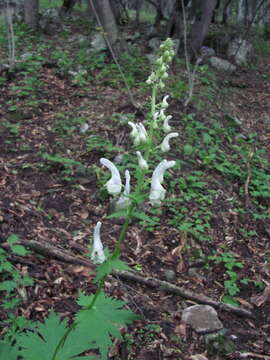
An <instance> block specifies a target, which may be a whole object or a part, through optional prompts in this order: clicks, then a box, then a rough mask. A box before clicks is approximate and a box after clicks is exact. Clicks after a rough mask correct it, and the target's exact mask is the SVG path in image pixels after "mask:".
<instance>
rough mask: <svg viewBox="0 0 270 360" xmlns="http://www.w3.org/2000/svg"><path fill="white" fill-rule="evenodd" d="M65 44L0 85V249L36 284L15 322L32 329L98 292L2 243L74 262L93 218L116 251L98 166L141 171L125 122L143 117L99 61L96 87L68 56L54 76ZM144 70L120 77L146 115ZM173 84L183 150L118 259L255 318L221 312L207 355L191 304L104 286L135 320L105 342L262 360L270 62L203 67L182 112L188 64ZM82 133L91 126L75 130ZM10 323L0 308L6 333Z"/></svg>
mask: <svg viewBox="0 0 270 360" xmlns="http://www.w3.org/2000/svg"><path fill="white" fill-rule="evenodd" d="M66 39H67V38H66V37H65V38H64V37H63V38H61V37H60V36H57V39H56V38H54V37H51V38H50V39H49V40H50V41H51V42H50V46H48V45H47V46H48V47H47V50H46V51H47V53H48V57H47V58H42V59H41V60H38V59H37V56H36V54H35V56H34V57H33V56H32V58H31V64H32V66H33V68H34V70H33V71H32V72H31V70H29V63H28V67H26V68H25V69H21V70H20V71H17V72H16V73H15V75H13V76H12V77H11V78H10V79H9V81H5V82H2V89H1V98H0V106H1V107H0V116H1V123H0V193H1V195H0V243H1V246H2V247H3V248H5V249H6V250H7V251H8V259H9V260H10V261H11V262H12V263H13V265H14V266H15V268H16V269H17V270H18V271H19V272H21V273H22V274H24V275H26V274H27V275H29V276H30V277H31V278H32V279H33V280H34V284H33V285H32V286H28V287H26V288H25V293H24V294H25V295H24V297H23V301H22V302H21V303H20V304H19V305H18V308H17V310H16V314H17V315H21V316H25V317H27V318H29V319H32V320H39V321H42V320H44V318H45V317H46V316H47V315H48V312H49V310H50V309H54V310H55V311H56V312H58V313H60V314H61V316H67V317H70V318H71V317H72V315H73V314H74V313H75V312H76V311H77V310H78V305H77V304H76V297H77V295H78V289H82V290H84V291H85V292H87V293H89V294H91V293H92V292H93V291H94V290H95V285H94V283H93V279H94V276H95V271H94V270H95V267H94V265H93V266H92V268H90V271H89V267H87V266H83V265H79V264H72V263H65V262H64V261H61V260H59V259H55V258H54V256H53V254H52V253H50V252H48V253H47V254H45V253H44V251H43V252H42V251H40V249H39V250H38V249H36V250H35V251H34V250H33V249H32V251H31V252H30V253H29V254H27V255H25V256H18V255H14V254H12V253H11V252H9V250H8V249H9V248H8V245H7V239H8V237H9V236H10V235H12V234H16V236H17V237H18V238H19V239H20V240H22V242H23V240H28V241H36V242H38V243H40V244H44V245H48V244H50V245H51V246H52V247H53V248H55V247H56V248H57V249H59V250H60V253H61V252H62V253H63V254H64V253H65V252H68V253H69V254H70V255H71V256H72V257H73V258H74V259H75V258H80V259H81V258H82V256H85V255H86V253H87V252H89V249H88V246H89V243H90V239H91V237H92V233H93V229H94V227H95V224H96V223H97V222H98V221H102V224H103V225H102V239H103V243H104V245H105V246H106V247H109V248H110V249H112V248H113V246H114V243H115V240H116V238H117V236H118V234H119V231H120V229H121V225H120V224H118V223H117V222H116V221H114V220H113V219H107V218H106V216H107V215H108V214H109V212H110V199H109V197H108V195H107V194H106V192H105V190H104V186H103V187H102V185H104V181H106V176H107V172H106V171H105V170H104V171H103V170H102V169H101V167H100V163H99V159H100V158H101V157H107V158H109V159H114V158H115V156H117V155H119V154H124V158H123V159H124V160H123V162H122V163H121V164H120V165H119V166H120V167H121V166H122V167H121V172H122V173H123V171H122V170H123V169H124V168H125V167H126V166H128V165H130V164H132V163H133V164H134V163H136V159H135V156H134V154H131V152H130V150H129V149H130V148H131V147H132V144H131V141H130V139H129V136H128V135H129V132H130V128H129V127H128V125H127V121H129V120H134V121H143V120H144V115H143V113H142V112H141V111H137V110H136V109H135V108H134V106H133V105H132V104H131V101H130V98H129V96H128V93H127V90H126V88H125V86H124V85H123V83H122V80H121V78H120V77H119V75H115V74H117V69H115V67H113V66H112V65H111V64H112V61H111V59H110V57H109V56H108V55H104V58H103V59H100V58H95V60H93V61H95V67H94V65H93V63H92V69H91V70H89V71H91V80H89V79H88V80H87V81H85V82H84V83H83V84H82V85H78V84H77V85H76V84H74V82H72V81H71V79H70V76H69V75H67V72H66V73H64V72H62V71H63V67H64V66H66V67H67V68H68V66H70V65H69V64H68V61H67V60H68V59H70V58H69V57H68V56H66V55H65V56H66V57H65V58H64V55H63V57H62V65H61V63H60V61H59V59H60V60H61V56H60V57H59V59H57V61H58V62H57V61H56V62H53V61H51V57H50V56H51V55H52V54H53V52H54V55H55V51H56V50H55V49H56V48H58V49H61V47H63V48H62V51H66V49H65V44H66V43H68V42H66ZM47 40H48V39H47ZM77 50H78V51H79V50H80V49H79V48H78V49H77ZM59 51H60V50H59ZM143 51H144V49H143ZM30 52H31V50H30ZM56 55H57V54H56ZM56 55H55V57H54V59H55V58H56V57H57V56H56ZM43 56H44V55H43ZM30 57H31V55H30ZM44 59H45V60H44ZM63 59H64V60H63ZM39 61H40V63H39ZM64 61H66V63H64ZM89 61H90V62H91V59H89ZM38 64H41V65H40V66H39V65H38ZM66 64H67V65H66ZM146 64H147V62H143V61H142V62H141V63H138V64H137V65H136V66H135V65H134V64H132V66H133V67H136V69H134V68H133V69H129V70H130V73H131V74H132V76H133V78H132V79H131V80H132V81H133V82H131V91H132V93H133V95H134V98H135V99H136V102H137V103H140V105H141V106H142V108H143V109H144V112H145V113H146V112H147V111H148V106H149V104H148V102H149V96H150V94H149V89H148V88H147V87H146V85H145V83H144V81H145V79H147V76H148V75H149V73H148V70H149V66H147V65H146ZM61 66H62V67H61ZM126 66H127V67H128V60H127V63H126ZM106 67H107V70H106ZM25 72H27V73H26V75H25ZM170 75H171V80H169V81H168V93H169V94H170V95H171V96H170V106H169V108H168V111H167V112H168V114H171V115H172V116H173V120H172V122H171V126H172V127H173V129H174V131H178V132H179V134H180V139H179V138H178V139H179V140H178V141H177V142H175V144H177V145H176V146H175V147H174V148H173V149H172V151H171V152H170V154H169V157H170V159H177V161H178V162H177V164H178V166H177V167H176V169H173V170H171V171H170V173H169V174H168V176H167V178H166V180H165V183H166V188H167V196H168V199H167V200H166V201H165V202H164V205H163V206H162V208H161V209H160V211H157V210H153V209H151V208H149V209H146V212H147V215H148V216H149V217H151V218H152V219H153V221H152V222H150V223H143V222H142V221H134V222H132V224H131V226H130V227H129V229H128V232H127V237H126V240H125V241H124V243H123V246H122V254H121V258H122V259H123V260H124V261H125V262H126V263H127V264H128V265H129V266H130V267H131V268H133V269H134V270H135V271H136V273H137V274H138V275H140V276H141V277H143V278H147V277H152V278H155V279H160V280H165V281H167V282H170V283H172V284H174V285H176V286H179V287H181V288H184V289H186V290H189V291H191V292H192V293H194V294H200V295H205V296H208V297H209V298H211V299H213V300H216V301H222V300H224V301H227V302H229V303H231V304H234V305H235V306H239V307H240V308H243V309H246V310H248V311H250V312H251V313H252V314H253V317H251V318H248V317H245V316H242V317H241V316H239V315H237V314H235V313H232V312H230V311H224V310H222V309H216V310H217V312H218V317H219V319H220V320H221V322H222V323H223V326H224V329H226V330H225V331H224V332H222V333H220V335H219V337H218V339H216V340H215V343H216V344H214V345H213V343H211V342H209V341H208V343H207V342H206V337H205V335H204V334H198V333H196V332H195V331H193V330H192V329H191V328H189V327H185V326H183V323H182V322H181V314H182V311H183V309H184V308H186V307H188V306H191V305H194V304H196V303H197V302H196V301H194V299H188V298H183V297H180V296H179V295H175V294H172V293H169V292H163V291H162V290H161V289H157V288H154V289H153V288H151V287H149V286H147V285H146V284H144V285H142V284H140V283H138V282H135V281H129V280H125V279H123V278H120V277H117V276H110V277H109V278H108V279H107V280H106V283H105V291H106V293H107V294H109V295H111V296H114V297H116V298H118V299H122V300H125V301H127V306H128V308H129V309H131V310H132V311H134V312H135V313H137V314H139V315H141V319H140V320H138V321H136V322H135V323H134V324H132V325H130V326H129V327H128V328H127V329H123V331H122V334H123V340H121V341H120V340H117V341H115V342H114V345H113V347H112V348H111V350H110V353H109V357H108V359H115V360H116V359H117V360H118V359H119V360H120V359H123V360H127V359H136V360H142V359H147V360H149V359H152V360H155V359H183V360H184V359H185V360H188V359H195V360H203V359H209V360H210V359H234V360H236V359H241V358H248V359H265V360H269V359H270V291H269V286H270V268H269V264H270V245H269V244H270V207H269V198H270V163H269V161H270V157H269V154H270V152H269V150H270V145H269V138H270V115H269V114H270V85H269V84H270V83H269V79H270V66H269V57H268V56H264V55H261V56H260V57H258V58H257V59H256V63H254V64H253V65H252V66H249V67H246V68H239V69H238V71H237V72H236V73H235V74H233V75H230V76H226V75H225V77H224V74H218V73H214V72H213V71H212V70H210V69H209V68H208V67H206V66H204V67H202V69H199V70H198V73H197V76H196V80H195V87H194V96H193V100H192V101H191V103H190V105H188V106H187V107H186V108H184V106H183V96H184V95H185V94H186V90H187V85H185V84H187V74H186V71H185V68H184V65H183V63H182V62H175V63H174V64H173V65H172V67H171V70H170ZM36 77H38V81H39V83H38V84H37V83H36V82H34V80H35V81H36ZM31 78H32V79H33V78H34V80H32V81H33V83H32V84H30V81H31ZM27 81H28V83H27ZM29 99H30V100H29ZM84 123H87V124H88V125H89V129H88V130H87V131H86V132H84V133H83V132H81V131H80V126H81V125H82V124H84ZM132 151H133V153H134V150H132ZM129 153H130V154H131V155H128V154H129ZM63 260H64V259H63ZM6 316H7V315H6V310H0V320H1V322H2V323H3V324H4V322H5V319H6ZM1 331H2V332H3V333H4V331H5V327H3V328H2V330H1ZM199 354H200V356H199Z"/></svg>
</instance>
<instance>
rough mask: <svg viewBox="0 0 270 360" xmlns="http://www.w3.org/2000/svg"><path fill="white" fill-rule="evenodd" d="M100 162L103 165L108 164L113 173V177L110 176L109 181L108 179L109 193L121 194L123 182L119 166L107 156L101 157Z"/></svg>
mask: <svg viewBox="0 0 270 360" xmlns="http://www.w3.org/2000/svg"><path fill="white" fill-rule="evenodd" d="M100 162H101V164H102V165H104V166H106V167H107V168H108V169H109V170H110V172H111V174H112V177H111V178H110V180H109V181H107V183H106V185H105V186H106V188H107V191H108V193H109V194H111V195H118V194H120V192H121V188H122V182H121V177H120V173H119V171H118V169H117V167H116V166H115V165H114V163H112V162H111V161H110V160H108V159H105V158H101V159H100Z"/></svg>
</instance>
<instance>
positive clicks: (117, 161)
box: [113, 154, 124, 164]
mask: <svg viewBox="0 0 270 360" xmlns="http://www.w3.org/2000/svg"><path fill="white" fill-rule="evenodd" d="M123 157H124V156H123V154H118V155H116V156H115V158H114V159H113V162H114V163H115V164H121V163H122V161H123Z"/></svg>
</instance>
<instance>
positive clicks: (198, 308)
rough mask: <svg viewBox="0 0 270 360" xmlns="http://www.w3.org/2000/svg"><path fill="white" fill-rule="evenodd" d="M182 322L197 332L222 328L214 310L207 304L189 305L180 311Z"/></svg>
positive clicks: (205, 332) (209, 331)
mask: <svg viewBox="0 0 270 360" xmlns="http://www.w3.org/2000/svg"><path fill="white" fill-rule="evenodd" d="M182 322H184V323H185V324H187V325H190V326H191V327H192V329H193V330H195V331H196V332H197V333H199V334H207V333H211V332H215V331H217V330H220V329H222V328H223V324H222V322H221V321H220V320H219V318H218V315H217V312H216V310H215V309H214V308H213V307H212V306H209V305H194V306H189V307H188V308H186V309H185V310H184V311H183V313H182Z"/></svg>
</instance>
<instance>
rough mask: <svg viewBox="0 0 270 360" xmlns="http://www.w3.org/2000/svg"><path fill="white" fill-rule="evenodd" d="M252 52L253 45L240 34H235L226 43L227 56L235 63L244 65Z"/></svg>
mask: <svg viewBox="0 0 270 360" xmlns="http://www.w3.org/2000/svg"><path fill="white" fill-rule="evenodd" d="M252 53H253V46H252V44H251V43H250V42H249V41H248V40H245V39H243V38H242V37H241V36H237V37H235V38H233V39H232V40H231V42H230V43H229V44H228V49H227V56H228V58H232V59H233V60H234V61H235V62H236V64H237V65H240V66H241V65H246V64H247V62H248V59H249V58H250V56H251V55H252Z"/></svg>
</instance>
